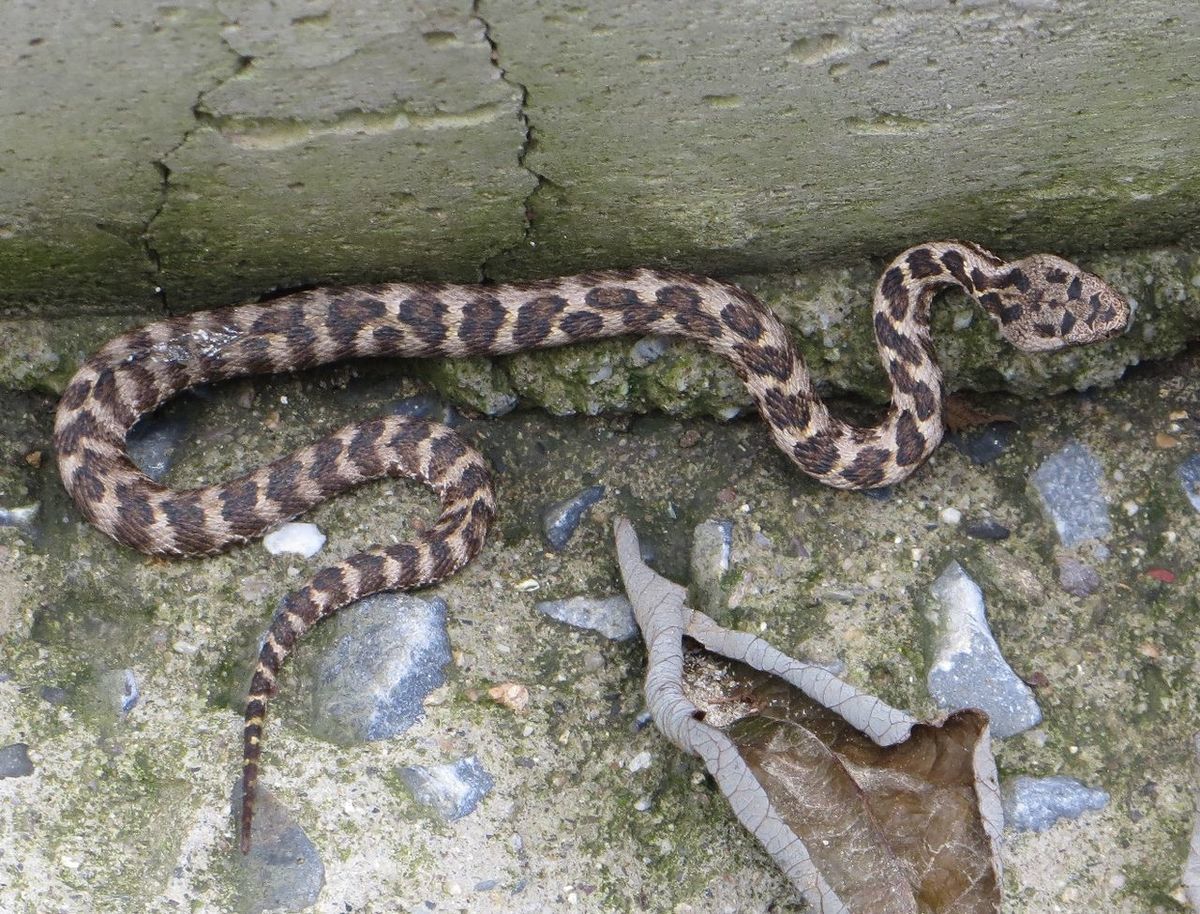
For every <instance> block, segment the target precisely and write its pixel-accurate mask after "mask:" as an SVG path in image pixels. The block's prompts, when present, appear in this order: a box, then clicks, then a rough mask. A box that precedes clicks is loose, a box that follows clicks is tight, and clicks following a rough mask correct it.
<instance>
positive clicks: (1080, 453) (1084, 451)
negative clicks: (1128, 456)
mask: <svg viewBox="0 0 1200 914" xmlns="http://www.w3.org/2000/svg"><path fill="white" fill-rule="evenodd" d="M1033 485H1034V487H1035V488H1036V489H1037V493H1038V495H1039V497H1040V499H1041V503H1042V507H1043V509H1044V510H1045V512H1046V514H1047V515H1048V516H1049V518H1050V520H1051V521H1052V522H1053V523H1054V529H1055V530H1056V531H1057V532H1058V538H1059V541H1060V542H1062V544H1063V545H1064V546H1067V547H1072V546H1077V545H1079V544H1080V543H1082V542H1084V541H1085V540H1093V539H1095V540H1102V539H1104V538H1105V537H1106V536H1108V532H1109V529H1110V522H1109V517H1108V496H1107V494H1106V492H1105V488H1104V468H1103V467H1102V466H1101V465H1100V461H1099V460H1097V459H1096V458H1095V456H1093V454H1092V452H1091V451H1090V450H1088V448H1087V446H1086V445H1083V444H1080V443H1079V442H1077V441H1072V442H1071V443H1070V444H1068V445H1067V446H1066V447H1064V448H1062V450H1059V451H1057V452H1055V453H1053V454H1051V455H1050V456H1049V457H1047V458H1046V459H1045V460H1044V461H1043V462H1042V465H1041V466H1040V467H1038V468H1037V470H1036V471H1035V472H1034V474H1033Z"/></svg>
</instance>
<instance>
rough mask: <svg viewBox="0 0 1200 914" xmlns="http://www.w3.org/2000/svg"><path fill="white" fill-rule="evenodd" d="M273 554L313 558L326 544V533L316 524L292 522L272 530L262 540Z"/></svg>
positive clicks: (264, 545)
mask: <svg viewBox="0 0 1200 914" xmlns="http://www.w3.org/2000/svg"><path fill="white" fill-rule="evenodd" d="M262 544H263V547H264V548H265V549H266V550H267V552H269V553H271V555H282V554H284V553H287V554H290V555H300V556H303V557H304V558H306V559H310V558H312V557H313V556H314V555H316V554H317V553H318V552H320V551H321V548H322V547H323V546H324V545H325V534H324V533H322V532H321V530H320V528H319V527H318V526H317V525H316V524H307V523H290V524H284V525H282V526H281V527H277V528H276V529H274V530H272V531H271V532H270V533H268V534H267V535H266V536H264V537H263V540H262Z"/></svg>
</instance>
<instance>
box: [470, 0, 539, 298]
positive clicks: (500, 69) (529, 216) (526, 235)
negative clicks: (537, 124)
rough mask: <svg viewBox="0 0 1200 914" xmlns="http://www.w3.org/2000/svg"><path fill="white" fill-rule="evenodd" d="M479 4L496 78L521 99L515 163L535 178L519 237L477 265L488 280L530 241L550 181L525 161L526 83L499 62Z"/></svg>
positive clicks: (528, 136)
mask: <svg viewBox="0 0 1200 914" xmlns="http://www.w3.org/2000/svg"><path fill="white" fill-rule="evenodd" d="M481 6H482V0H473V2H472V3H471V16H472V17H473V18H474V19H475V20H476V21H477V22H478V23H479V24H480V25H481V26H482V27H483V40H484V41H486V42H487V44H488V47H489V48H490V49H491V58H492V66H493V67H495V68H496V72H497V73H499V74H500V79H501V80H502V81H503V82H505V83H507V84H508V85H510V86H512V87H513V88H514V89H516V90H517V91H518V92H520V93H521V99H520V102H519V104H518V107H517V120H518V122H519V123H520V124H521V127H522V128H523V129H524V133H525V135H524V137H523V139H522V141H521V148H520V149H519V150H517V167H519V168H521V169H523V170H525V171H527V172H529V174H531V175H532V176H533V177H534V179H535V180H536V181H537V183H536V184H535V185H534V186H533V188H531V189H530V191H529V193H528V194H526V195H525V199H524V200H523V201H522V204H521V205H522V214H521V215H522V220H523V226H522V231H521V238H520V240H519V241H517V242H515V243H513V244H510V245H508V246H506V247H504V248H502V249H501V250H499V251H497V252H496V253H495V254H493V255H491V256H490V257H488V258H487V259H486V260H484V261H483V263H481V264H480V265H479V281H480V282H488V281H490V280H491V279H492V277H491V275H490V273H491V271H492V268H493V267H494V266H495V265H496V264H497V263H498V262H499V261H502V260H503V259H504V258H506V257H508V256H509V255H510V254H512V253H513V252H514V251H517V250H520V249H521V248H524V247H527V246H529V245H531V244H533V243H534V241H533V222H534V219H535V218H536V211H535V210H534V200H535V198H536V197H537V196H538V194H539V193H540V192H541V191H542V190H543V189H545V188H546V187H551V186H553V182H552V181H551V180H550V179H549V178H547V177H546V176H545V175H544V174H542V173H540V172H538V171H536V170H535V169H533V168H532V167H530V165H529V163H528V161H527V158H528V155H529V151H530V149H532V148H533V144H534V136H533V133H534V128H533V122H532V121H531V120H530V119H529V87H528V86H526V85H525V84H524V83H520V82H517V81H516V80H515V79H513V78H512V77H510V76H509V75H508V71H507V70H506V69H505V68H504V66H503V65H502V64H501V63H500V45H499V44H498V43H497V42H496V38H495V36H494V35H493V34H492V24H491V21H490V20H488V19H487V18H485V17H484V15H483V11H482V10H481V9H480V7H481Z"/></svg>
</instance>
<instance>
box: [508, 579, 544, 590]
mask: <svg viewBox="0 0 1200 914" xmlns="http://www.w3.org/2000/svg"><path fill="white" fill-rule="evenodd" d="M513 586H514V587H515V588H516V589H517V590H519V591H520V592H521V593H533V592H534V591H535V590H540V589H541V586H542V585H541V584H540V583H539V582H538V581H535V580H534V579H533V578H526V579H525V580H524V581H518V582H517V583H516V584H514V585H513Z"/></svg>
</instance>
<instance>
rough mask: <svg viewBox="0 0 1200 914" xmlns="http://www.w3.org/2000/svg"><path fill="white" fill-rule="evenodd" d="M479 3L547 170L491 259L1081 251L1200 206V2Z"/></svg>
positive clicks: (743, 266)
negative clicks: (932, 246)
mask: <svg viewBox="0 0 1200 914" xmlns="http://www.w3.org/2000/svg"><path fill="white" fill-rule="evenodd" d="M479 8H480V15H481V16H483V18H485V19H486V20H487V21H488V22H489V24H490V26H491V35H492V37H493V40H494V41H495V43H496V46H497V49H498V52H499V58H500V63H501V65H502V66H504V67H505V70H506V72H507V74H508V76H509V78H510V79H512V80H513V81H515V82H517V83H520V84H521V85H523V86H525V88H526V90H527V92H528V98H527V101H526V105H525V111H526V115H527V117H528V118H529V122H530V124H531V126H532V129H533V138H534V140H535V142H534V143H533V145H532V146H531V147H530V149H529V151H528V154H527V155H526V156H525V160H524V161H525V164H526V166H527V167H529V168H530V169H531V170H533V171H534V172H536V173H537V174H538V175H539V176H540V177H541V178H542V183H541V185H540V186H539V188H538V190H537V192H536V193H535V194H534V195H533V197H532V198H531V200H530V211H531V214H532V223H531V231H530V236H529V241H530V242H531V243H530V244H526V245H522V246H519V247H517V248H514V249H513V251H512V252H511V253H510V254H509V255H508V256H507V257H504V258H499V259H497V260H496V261H494V262H493V264H492V265H491V269H490V273H491V275H494V276H498V277H499V276H525V275H531V274H535V275H553V274H555V273H561V272H569V271H575V270H578V269H580V268H583V267H587V268H596V267H609V266H625V265H632V264H635V263H640V262H648V263H670V264H672V265H674V266H677V267H680V268H686V269H692V270H696V271H700V272H714V271H715V272H718V273H723V274H726V275H728V274H730V273H763V272H778V271H788V270H797V269H805V268H806V266H807V263H808V262H809V260H810V259H812V258H813V257H816V258H819V259H823V260H829V259H831V258H836V259H841V260H844V259H845V258H847V257H855V256H861V255H863V254H868V253H869V254H879V253H882V252H884V251H888V250H900V249H902V248H904V247H907V246H908V245H909V244H911V243H913V242H914V241H919V240H922V239H924V238H931V237H946V236H949V237H970V238H972V239H974V240H976V241H979V242H981V243H984V244H985V245H989V246H991V245H994V246H997V247H1004V248H1013V247H1016V248H1023V249H1027V248H1031V247H1039V248H1040V247H1043V246H1050V247H1051V248H1055V247H1057V248H1060V249H1063V248H1064V245H1065V246H1066V247H1065V249H1064V250H1063V252H1064V253H1068V254H1070V253H1077V252H1079V251H1081V250H1090V249H1097V248H1101V247H1105V246H1110V245H1112V246H1121V247H1128V246H1137V245H1144V244H1148V243H1156V242H1163V241H1171V240H1174V239H1176V238H1178V237H1179V236H1181V235H1183V234H1184V233H1186V232H1188V231H1190V230H1192V228H1193V227H1194V225H1195V220H1196V218H1197V215H1198V214H1200V198H1198V191H1200V188H1198V187H1197V182H1196V179H1195V175H1196V173H1197V170H1198V169H1197V160H1196V155H1197V150H1198V149H1200V142H1198V141H1200V123H1198V122H1197V121H1196V119H1195V117H1194V116H1193V115H1194V112H1195V110H1196V105H1197V90H1196V88H1195V86H1194V84H1192V83H1191V81H1190V80H1189V77H1188V75H1187V73H1188V68H1189V66H1190V61H1191V60H1192V59H1193V58H1194V57H1195V56H1196V55H1197V53H1200V18H1198V16H1200V11H1198V10H1197V8H1195V7H1194V6H1189V7H1187V9H1186V10H1185V9H1184V8H1183V7H1181V6H1179V5H1178V4H1164V3H1159V2H1154V0H1132V2H1128V3H1121V4H1113V3H1104V2H1099V0H1090V2H1089V0H1068V2H1063V3H1024V2H1004V0H983V2H971V3H955V2H953V0H929V2H919V3H904V4H893V5H890V6H880V5H879V4H878V3H875V2H872V0H851V2H837V3H834V2H822V3H817V4H811V3H810V4H805V5H804V6H803V7H800V6H797V5H796V4H794V3H788V2H783V0H769V2H760V3H755V4H754V6H753V8H746V7H744V6H742V5H738V4H728V3H723V2H720V0H704V2H700V3H693V4H689V5H688V7H687V8H686V10H685V9H682V8H680V9H677V10H673V11H672V13H671V14H670V15H664V11H663V8H661V7H659V6H656V5H644V4H628V3H617V2H607V3H590V4H575V5H572V6H564V7H552V8H551V7H547V6H546V4H544V3H541V2H538V0H515V2H503V3H500V2H490V0H484V2H481V3H480V7H479ZM1152 22H1154V23H1160V22H1161V23H1163V26H1162V27H1161V28H1159V27H1156V26H1151V25H1150V23H1152ZM1168 23H1169V24H1168Z"/></svg>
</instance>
